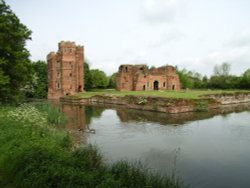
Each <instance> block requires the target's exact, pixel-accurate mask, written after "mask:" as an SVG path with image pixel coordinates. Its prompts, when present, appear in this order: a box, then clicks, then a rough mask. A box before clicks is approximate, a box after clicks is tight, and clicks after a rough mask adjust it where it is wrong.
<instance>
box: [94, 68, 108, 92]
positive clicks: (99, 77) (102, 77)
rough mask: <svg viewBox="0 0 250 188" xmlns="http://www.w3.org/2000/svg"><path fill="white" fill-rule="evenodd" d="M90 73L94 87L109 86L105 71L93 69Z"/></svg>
mask: <svg viewBox="0 0 250 188" xmlns="http://www.w3.org/2000/svg"><path fill="white" fill-rule="evenodd" d="M90 73H91V78H92V88H106V87H107V86H108V78H107V76H106V74H105V73H104V72H103V71H101V70H99V69H93V70H90Z"/></svg>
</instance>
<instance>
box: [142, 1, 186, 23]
mask: <svg viewBox="0 0 250 188" xmlns="http://www.w3.org/2000/svg"><path fill="white" fill-rule="evenodd" d="M187 1H188V0H146V1H145V4H144V11H143V14H142V17H143V19H144V20H145V21H147V22H148V23H154V24H156V23H166V22H171V21H173V20H174V18H175V17H176V15H177V14H178V13H179V12H180V10H181V9H182V7H183V6H184V5H185V4H186V2H187Z"/></svg>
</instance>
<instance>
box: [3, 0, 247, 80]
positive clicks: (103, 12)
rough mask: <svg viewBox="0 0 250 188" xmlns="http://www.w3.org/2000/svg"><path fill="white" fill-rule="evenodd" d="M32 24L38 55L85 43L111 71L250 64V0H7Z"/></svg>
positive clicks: (208, 70)
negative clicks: (62, 43) (128, 67)
mask: <svg viewBox="0 0 250 188" xmlns="http://www.w3.org/2000/svg"><path fill="white" fill-rule="evenodd" d="M6 3H7V4H8V5H10V7H11V9H12V10H13V11H14V12H15V14H16V15H17V16H18V17H19V19H20V20H21V22H22V23H23V24H25V25H26V26H27V27H28V28H29V29H30V30H32V40H31V41H28V42H27V49H28V50H29V51H30V53H31V59H32V60H33V61H37V60H44V61H46V56H47V54H48V53H49V52H51V51H57V49H58V43H59V42H60V41H75V42H76V44H78V45H83V46H84V49H85V59H86V60H87V62H88V63H89V64H90V68H91V69H95V68H98V69H101V70H103V71H104V72H105V73H106V74H108V75H111V74H112V73H114V72H116V71H118V67H119V66H120V65H121V64H147V65H148V66H149V67H150V66H155V67H159V66H163V65H166V64H168V65H173V66H178V68H179V69H183V68H185V69H187V70H191V71H196V72H199V73H201V74H202V75H207V76H210V75H212V74H213V68H214V66H215V65H219V64H222V63H223V62H227V63H230V64H231V71H230V73H231V74H234V75H241V74H242V73H243V72H244V71H245V70H247V69H248V68H250V1H249V0H105V1H104V0H37V1H34V0H22V1H20V0H6Z"/></svg>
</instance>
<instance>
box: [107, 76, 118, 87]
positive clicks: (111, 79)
mask: <svg viewBox="0 0 250 188" xmlns="http://www.w3.org/2000/svg"><path fill="white" fill-rule="evenodd" d="M116 74H117V73H114V74H112V75H111V76H110V77H109V85H108V87H109V88H115V87H116V81H115V79H116Z"/></svg>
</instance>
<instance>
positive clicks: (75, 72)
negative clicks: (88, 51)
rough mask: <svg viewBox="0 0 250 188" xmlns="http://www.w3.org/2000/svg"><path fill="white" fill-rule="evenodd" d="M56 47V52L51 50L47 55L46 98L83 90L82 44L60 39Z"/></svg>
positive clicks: (55, 97)
mask: <svg viewBox="0 0 250 188" xmlns="http://www.w3.org/2000/svg"><path fill="white" fill-rule="evenodd" d="M58 48H59V49H58V52H56V53H55V52H51V53H49V54H48V56H47V62H48V99H58V98H60V97H62V96H65V95H71V94H75V93H77V92H81V91H83V90H84V75H83V74H84V72H83V71H84V70H83V69H84V66H83V62H84V51H83V50H84V48H83V46H77V45H76V44H75V43H74V42H69V41H67V42H64V41H61V42H60V43H59V44H58Z"/></svg>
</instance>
